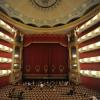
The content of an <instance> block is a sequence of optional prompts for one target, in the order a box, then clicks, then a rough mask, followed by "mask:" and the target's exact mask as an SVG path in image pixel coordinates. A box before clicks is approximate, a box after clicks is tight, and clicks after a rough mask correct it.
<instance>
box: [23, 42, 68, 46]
mask: <svg viewBox="0 0 100 100" xmlns="http://www.w3.org/2000/svg"><path fill="white" fill-rule="evenodd" d="M32 43H58V44H60V45H61V46H63V47H67V45H65V44H64V43H59V42H34V41H33V42H31V43H28V44H26V45H24V47H27V46H29V45H31V44H32Z"/></svg>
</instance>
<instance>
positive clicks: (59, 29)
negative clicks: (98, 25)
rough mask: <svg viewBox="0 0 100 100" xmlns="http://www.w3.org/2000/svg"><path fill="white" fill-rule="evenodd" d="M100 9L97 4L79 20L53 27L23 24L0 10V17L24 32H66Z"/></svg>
mask: <svg viewBox="0 0 100 100" xmlns="http://www.w3.org/2000/svg"><path fill="white" fill-rule="evenodd" d="M99 9H100V5H99V6H97V7H96V8H95V9H93V10H92V11H90V12H89V13H88V14H86V15H84V16H82V17H81V18H79V19H78V20H76V21H74V22H71V23H69V24H66V25H63V26H59V27H52V28H37V27H31V26H28V25H25V24H22V23H20V22H17V21H15V20H13V19H11V18H10V17H8V16H6V15H5V14H3V13H2V12H0V18H1V19H3V20H4V21H6V22H8V23H10V24H12V25H13V26H16V27H17V28H19V29H20V30H22V31H24V33H25V32H26V33H27V32H28V34H38V33H39V34H40V33H41V34H54V33H55V34H66V32H68V30H70V29H72V28H75V27H76V26H77V25H79V24H82V23H83V22H85V21H87V20H89V19H90V18H92V17H93V16H94V15H96V13H97V12H98V11H99Z"/></svg>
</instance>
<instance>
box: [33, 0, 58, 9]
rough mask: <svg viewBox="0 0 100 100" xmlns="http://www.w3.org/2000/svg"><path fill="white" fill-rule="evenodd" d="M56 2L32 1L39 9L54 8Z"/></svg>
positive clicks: (46, 0)
mask: <svg viewBox="0 0 100 100" xmlns="http://www.w3.org/2000/svg"><path fill="white" fill-rule="evenodd" d="M57 1H58V0H32V3H35V4H36V5H37V6H39V7H41V8H49V7H52V6H54V5H55V4H56V3H57Z"/></svg>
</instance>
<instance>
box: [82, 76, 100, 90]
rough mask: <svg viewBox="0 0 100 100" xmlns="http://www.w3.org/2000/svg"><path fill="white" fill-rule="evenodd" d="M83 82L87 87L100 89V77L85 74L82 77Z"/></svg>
mask: <svg viewBox="0 0 100 100" xmlns="http://www.w3.org/2000/svg"><path fill="white" fill-rule="evenodd" d="M81 83H82V85H84V86H86V87H87V88H91V89H95V90H98V91H100V79H96V78H91V77H85V76H83V77H81Z"/></svg>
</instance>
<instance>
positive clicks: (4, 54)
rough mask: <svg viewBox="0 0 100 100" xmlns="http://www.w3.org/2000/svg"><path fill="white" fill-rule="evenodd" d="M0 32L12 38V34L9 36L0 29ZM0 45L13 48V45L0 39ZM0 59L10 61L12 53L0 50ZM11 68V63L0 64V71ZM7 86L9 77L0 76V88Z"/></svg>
mask: <svg viewBox="0 0 100 100" xmlns="http://www.w3.org/2000/svg"><path fill="white" fill-rule="evenodd" d="M0 32H3V33H4V34H6V35H8V36H9V37H12V38H14V34H11V33H9V32H7V31H6V30H4V29H2V28H0ZM0 44H2V45H4V46H7V47H10V48H13V43H10V42H8V41H5V40H3V39H1V38H0ZM0 57H5V58H10V59H12V53H8V52H5V51H2V50H0ZM11 66H12V63H2V62H0V70H10V69H11ZM8 84H9V76H0V87H2V86H5V85H8Z"/></svg>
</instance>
